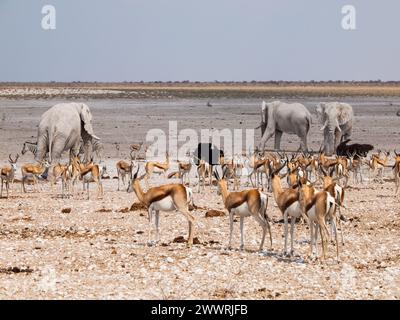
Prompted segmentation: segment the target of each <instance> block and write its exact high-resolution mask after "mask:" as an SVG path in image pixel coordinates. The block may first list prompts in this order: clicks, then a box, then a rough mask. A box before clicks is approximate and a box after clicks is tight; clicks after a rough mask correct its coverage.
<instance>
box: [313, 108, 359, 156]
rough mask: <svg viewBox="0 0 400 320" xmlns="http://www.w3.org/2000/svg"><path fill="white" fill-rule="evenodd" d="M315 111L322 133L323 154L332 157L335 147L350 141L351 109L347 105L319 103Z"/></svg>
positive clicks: (352, 115) (351, 126)
mask: <svg viewBox="0 0 400 320" xmlns="http://www.w3.org/2000/svg"><path fill="white" fill-rule="evenodd" d="M315 111H316V113H317V117H318V118H319V120H320V122H321V123H322V127H321V131H324V142H323V148H322V150H323V151H324V153H325V154H327V155H332V154H333V153H334V152H335V151H336V148H337V146H338V145H339V144H340V143H341V142H343V141H344V140H347V139H350V137H351V131H352V129H353V118H354V113H353V108H352V106H351V105H349V104H348V103H341V102H321V103H318V104H317V106H316V108H315Z"/></svg>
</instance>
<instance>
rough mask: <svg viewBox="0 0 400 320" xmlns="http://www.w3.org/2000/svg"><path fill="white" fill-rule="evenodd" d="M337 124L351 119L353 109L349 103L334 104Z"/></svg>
mask: <svg viewBox="0 0 400 320" xmlns="http://www.w3.org/2000/svg"><path fill="white" fill-rule="evenodd" d="M336 110H337V115H338V122H339V125H342V124H345V123H347V122H349V121H350V120H352V119H353V109H352V108H351V106H350V105H348V104H344V103H338V104H337V105H336Z"/></svg>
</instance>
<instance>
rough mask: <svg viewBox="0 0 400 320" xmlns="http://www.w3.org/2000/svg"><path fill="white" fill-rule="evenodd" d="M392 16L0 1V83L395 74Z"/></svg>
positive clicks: (395, 9) (125, 0)
mask: <svg viewBox="0 0 400 320" xmlns="http://www.w3.org/2000/svg"><path fill="white" fill-rule="evenodd" d="M45 4H52V5H54V6H55V8H56V10H57V29H56V30H54V31H44V30H43V29H42V28H41V19H42V14H41V9H42V6H43V5H45ZM345 4H352V5H354V6H355V7H356V10H357V30H355V31H345V30H343V29H342V28H341V19H342V13H341V8H342V6H343V5H345ZM399 14H400V1H398V0H382V1H375V0H358V1H352V0H347V1H342V0H324V1H321V0H303V1H299V0H112V1H111V0H109V1H105V0H0V40H1V44H0V81H52V80H54V81H78V80H79V81H140V80H144V81H155V80H161V81H168V80H173V81H174V80H192V81H195V80H199V81H214V80H220V81H222V80H236V81H240V80H248V81H250V80H375V79H381V80H400V76H399V75H400V64H399V63H398V59H399V57H400V41H399V31H400V18H399Z"/></svg>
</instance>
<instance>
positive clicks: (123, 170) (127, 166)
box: [116, 150, 136, 191]
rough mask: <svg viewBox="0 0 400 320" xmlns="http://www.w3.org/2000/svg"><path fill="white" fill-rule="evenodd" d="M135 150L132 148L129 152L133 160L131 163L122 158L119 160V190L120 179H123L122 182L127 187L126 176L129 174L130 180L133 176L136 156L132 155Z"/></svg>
mask: <svg viewBox="0 0 400 320" xmlns="http://www.w3.org/2000/svg"><path fill="white" fill-rule="evenodd" d="M133 152H134V151H133V150H132V151H131V152H130V154H129V156H130V158H131V160H130V163H128V162H125V161H124V160H120V161H118V162H117V165H116V167H117V173H118V191H119V190H120V180H122V184H123V186H124V187H125V176H126V175H127V174H129V180H130V179H131V178H132V170H133V167H134V162H135V160H134V158H135V157H136V155H135V156H133V155H132V153H133Z"/></svg>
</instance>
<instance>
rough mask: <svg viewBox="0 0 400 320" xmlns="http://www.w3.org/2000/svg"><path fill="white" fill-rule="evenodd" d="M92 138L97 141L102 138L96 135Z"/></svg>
mask: <svg viewBox="0 0 400 320" xmlns="http://www.w3.org/2000/svg"><path fill="white" fill-rule="evenodd" d="M92 138H93V139H95V140H100V138H99V137H98V136H96V135H94V134H92Z"/></svg>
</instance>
